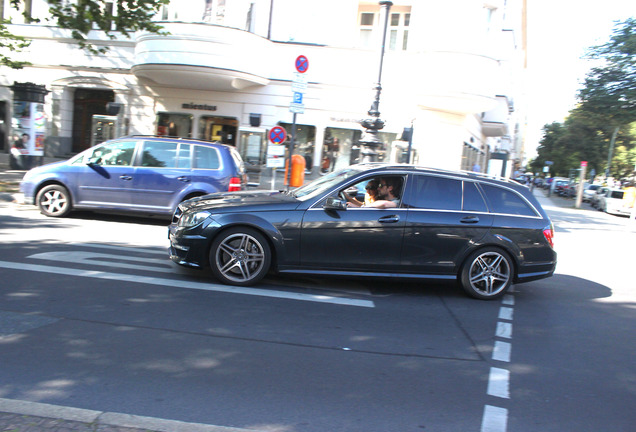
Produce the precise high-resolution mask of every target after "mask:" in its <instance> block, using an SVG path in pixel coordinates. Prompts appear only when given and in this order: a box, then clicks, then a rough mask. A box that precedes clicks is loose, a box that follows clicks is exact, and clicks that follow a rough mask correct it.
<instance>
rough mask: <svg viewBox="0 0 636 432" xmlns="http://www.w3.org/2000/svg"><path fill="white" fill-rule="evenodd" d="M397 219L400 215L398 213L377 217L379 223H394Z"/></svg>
mask: <svg viewBox="0 0 636 432" xmlns="http://www.w3.org/2000/svg"><path fill="white" fill-rule="evenodd" d="M399 221H400V217H399V216H398V215H391V216H382V217H381V218H380V219H378V222H380V223H396V222H399Z"/></svg>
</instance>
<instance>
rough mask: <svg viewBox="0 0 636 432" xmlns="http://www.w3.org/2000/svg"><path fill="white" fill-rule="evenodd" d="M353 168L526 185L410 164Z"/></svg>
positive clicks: (498, 178)
mask: <svg viewBox="0 0 636 432" xmlns="http://www.w3.org/2000/svg"><path fill="white" fill-rule="evenodd" d="M351 167H355V168H357V169H360V170H365V171H367V172H368V173H372V172H374V171H387V170H400V171H406V172H411V173H421V174H438V175H447V176H453V177H461V178H465V179H469V180H485V181H489V182H492V183H504V184H507V185H515V186H520V187H524V188H525V186H524V185H522V184H520V183H519V182H516V181H514V180H512V179H507V178H503V177H499V176H493V175H491V174H486V173H478V172H474V171H463V170H456V171H453V170H446V169H441V168H431V167H424V166H419V165H410V164H389V163H382V162H371V163H361V164H357V165H352V166H351Z"/></svg>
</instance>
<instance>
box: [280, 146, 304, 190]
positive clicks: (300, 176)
mask: <svg viewBox="0 0 636 432" xmlns="http://www.w3.org/2000/svg"><path fill="white" fill-rule="evenodd" d="M291 165H292V169H291V178H290V179H289V185H290V186H291V187H299V186H302V185H303V183H304V182H305V165H306V162H305V158H304V157H302V156H301V155H297V154H296V155H292V157H291ZM288 167H289V160H287V161H285V184H287V172H288V171H287V169H288Z"/></svg>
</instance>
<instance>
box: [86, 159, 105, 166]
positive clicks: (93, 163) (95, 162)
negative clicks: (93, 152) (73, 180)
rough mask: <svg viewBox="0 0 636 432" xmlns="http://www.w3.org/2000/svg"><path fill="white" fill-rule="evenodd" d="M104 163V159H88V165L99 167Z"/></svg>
mask: <svg viewBox="0 0 636 432" xmlns="http://www.w3.org/2000/svg"><path fill="white" fill-rule="evenodd" d="M101 162H102V158H100V157H92V158H89V159H88V162H86V165H99V164H100V163H101Z"/></svg>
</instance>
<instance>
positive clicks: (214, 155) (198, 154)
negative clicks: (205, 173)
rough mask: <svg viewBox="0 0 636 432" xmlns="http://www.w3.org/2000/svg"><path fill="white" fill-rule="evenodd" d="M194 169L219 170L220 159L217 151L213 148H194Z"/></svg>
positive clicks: (197, 146)
mask: <svg viewBox="0 0 636 432" xmlns="http://www.w3.org/2000/svg"><path fill="white" fill-rule="evenodd" d="M194 167H195V168H198V169H213V170H217V169H219V168H221V158H220V155H219V151H218V150H217V149H215V148H214V147H205V146H200V145H195V146H194Z"/></svg>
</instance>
